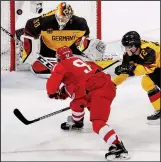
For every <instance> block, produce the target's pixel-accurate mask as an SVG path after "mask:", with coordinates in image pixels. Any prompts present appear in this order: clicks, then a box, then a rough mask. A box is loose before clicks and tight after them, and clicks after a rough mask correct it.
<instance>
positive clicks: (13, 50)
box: [1, 1, 101, 71]
mask: <svg viewBox="0 0 161 162" xmlns="http://www.w3.org/2000/svg"><path fill="white" fill-rule="evenodd" d="M35 2H38V1H35ZM41 2H42V8H43V12H42V13H41V14H44V13H47V12H49V11H50V10H53V9H55V8H56V6H57V5H58V4H59V3H60V1H41ZM68 3H69V4H70V5H71V6H72V8H73V10H74V12H75V14H76V15H78V16H81V17H84V18H86V20H87V23H88V25H89V28H90V31H91V34H90V36H92V37H95V38H99V39H101V1H91V2H90V1H68ZM21 11H22V12H21ZM41 14H38V13H33V11H31V1H22V2H21V1H1V70H10V71H13V70H16V69H17V68H16V67H17V66H18V65H19V64H20V62H19V58H18V57H19V54H18V53H19V49H17V48H19V45H18V46H17V45H16V42H15V41H14V39H13V38H11V37H10V36H9V35H8V34H7V33H6V32H4V31H3V30H4V29H5V30H7V31H8V32H9V33H11V35H13V36H14V37H16V38H18V39H19V38H20V35H21V34H23V28H24V27H25V23H26V21H27V20H28V19H30V18H32V17H37V16H40V15H41ZM2 28H4V29H2Z"/></svg>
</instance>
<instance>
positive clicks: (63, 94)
mask: <svg viewBox="0 0 161 162" xmlns="http://www.w3.org/2000/svg"><path fill="white" fill-rule="evenodd" d="M57 93H58V95H59V99H61V100H65V99H66V98H68V97H69V96H68V94H67V93H66V91H65V87H64V86H63V87H62V88H61V89H60V90H58V92H57Z"/></svg>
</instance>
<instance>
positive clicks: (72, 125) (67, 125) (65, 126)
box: [61, 116, 84, 130]
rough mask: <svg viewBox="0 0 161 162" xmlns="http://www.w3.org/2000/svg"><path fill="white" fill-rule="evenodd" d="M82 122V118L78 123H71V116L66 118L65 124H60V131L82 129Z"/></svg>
mask: <svg viewBox="0 0 161 162" xmlns="http://www.w3.org/2000/svg"><path fill="white" fill-rule="evenodd" d="M83 120H84V118H82V119H81V120H80V121H78V122H75V121H73V119H72V116H68V118H67V122H64V123H62V124H61V129H63V130H73V129H82V128H83V126H84V124H83Z"/></svg>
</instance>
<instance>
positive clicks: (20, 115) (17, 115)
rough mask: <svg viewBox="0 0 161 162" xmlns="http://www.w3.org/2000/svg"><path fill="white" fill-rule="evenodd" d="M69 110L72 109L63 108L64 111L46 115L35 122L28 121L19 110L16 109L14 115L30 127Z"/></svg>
mask: <svg viewBox="0 0 161 162" xmlns="http://www.w3.org/2000/svg"><path fill="white" fill-rule="evenodd" d="M69 109H70V107H66V108H63V109H61V110H58V111H55V112H52V113H50V114H47V115H44V116H42V117H39V118H37V119H34V120H27V119H26V118H25V117H24V116H23V115H22V113H21V112H20V110H18V109H14V111H13V113H14V114H15V116H16V117H17V118H18V119H19V120H20V121H21V122H22V123H24V124H25V125H29V124H32V123H35V122H38V121H40V120H43V119H46V118H49V117H51V116H53V115H56V114H59V113H61V112H63V111H67V110H69Z"/></svg>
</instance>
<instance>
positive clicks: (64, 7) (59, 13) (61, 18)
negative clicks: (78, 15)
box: [55, 2, 74, 30]
mask: <svg viewBox="0 0 161 162" xmlns="http://www.w3.org/2000/svg"><path fill="white" fill-rule="evenodd" d="M73 14H74V11H73V9H72V7H71V6H70V5H69V4H67V3H66V2H61V3H60V4H59V5H58V6H57V8H56V13H55V17H56V20H57V22H58V24H59V26H60V28H59V29H60V30H62V29H63V28H64V27H65V25H66V24H67V23H68V21H69V20H70V19H71V18H72V16H73Z"/></svg>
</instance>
